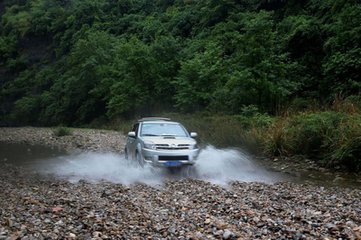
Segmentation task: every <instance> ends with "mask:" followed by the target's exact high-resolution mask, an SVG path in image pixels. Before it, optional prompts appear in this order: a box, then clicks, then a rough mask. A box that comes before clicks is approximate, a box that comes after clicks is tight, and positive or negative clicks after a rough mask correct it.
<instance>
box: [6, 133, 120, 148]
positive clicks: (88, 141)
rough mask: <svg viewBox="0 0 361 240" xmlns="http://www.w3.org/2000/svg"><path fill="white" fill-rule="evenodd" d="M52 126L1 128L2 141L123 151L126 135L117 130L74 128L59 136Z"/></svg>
mask: <svg viewBox="0 0 361 240" xmlns="http://www.w3.org/2000/svg"><path fill="white" fill-rule="evenodd" d="M54 130H55V129H51V128H34V127H22V128H0V142H8V143H26V144H31V145H45V146H49V147H56V148H61V149H65V150H67V151H68V152H74V151H103V152H118V153H120V152H123V150H124V145H125V137H124V136H123V135H122V134H121V133H119V132H117V131H109V130H96V129H80V128H76V129H74V128H72V129H71V132H72V134H71V135H68V136H62V137H57V136H56V135H55V134H54Z"/></svg>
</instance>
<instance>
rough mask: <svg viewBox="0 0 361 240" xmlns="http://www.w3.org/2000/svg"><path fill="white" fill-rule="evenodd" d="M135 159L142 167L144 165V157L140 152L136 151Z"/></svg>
mask: <svg viewBox="0 0 361 240" xmlns="http://www.w3.org/2000/svg"><path fill="white" fill-rule="evenodd" d="M135 159H136V160H137V163H138V165H139V166H140V167H142V168H143V167H144V164H145V163H144V159H143V158H142V155H141V154H140V153H138V152H136V153H135Z"/></svg>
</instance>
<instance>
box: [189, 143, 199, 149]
mask: <svg viewBox="0 0 361 240" xmlns="http://www.w3.org/2000/svg"><path fill="white" fill-rule="evenodd" d="M190 149H198V144H197V143H195V144H191V145H190Z"/></svg>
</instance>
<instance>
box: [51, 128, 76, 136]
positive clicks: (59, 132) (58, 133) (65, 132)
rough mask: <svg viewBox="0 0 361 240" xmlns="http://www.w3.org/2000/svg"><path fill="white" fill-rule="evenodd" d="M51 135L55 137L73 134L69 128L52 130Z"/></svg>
mask: <svg viewBox="0 0 361 240" xmlns="http://www.w3.org/2000/svg"><path fill="white" fill-rule="evenodd" d="M53 133H54V135H55V136H57V137H63V136H70V135H72V134H73V131H72V130H71V129H70V128H66V127H57V128H55V129H54V130H53Z"/></svg>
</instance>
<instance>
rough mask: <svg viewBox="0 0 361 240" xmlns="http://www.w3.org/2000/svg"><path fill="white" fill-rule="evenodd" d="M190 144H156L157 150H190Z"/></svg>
mask: <svg viewBox="0 0 361 240" xmlns="http://www.w3.org/2000/svg"><path fill="white" fill-rule="evenodd" d="M189 146H190V145H189V144H178V145H177V144H156V145H155V147H156V149H159V150H186V149H189Z"/></svg>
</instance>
